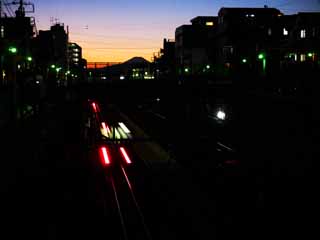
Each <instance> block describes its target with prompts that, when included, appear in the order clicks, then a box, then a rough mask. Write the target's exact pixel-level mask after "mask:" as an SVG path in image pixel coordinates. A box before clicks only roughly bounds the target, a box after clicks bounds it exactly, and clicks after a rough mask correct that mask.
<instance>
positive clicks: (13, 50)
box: [9, 47, 18, 53]
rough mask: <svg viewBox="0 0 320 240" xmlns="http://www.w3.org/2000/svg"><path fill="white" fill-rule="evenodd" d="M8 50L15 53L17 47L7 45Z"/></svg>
mask: <svg viewBox="0 0 320 240" xmlns="http://www.w3.org/2000/svg"><path fill="white" fill-rule="evenodd" d="M9 52H11V53H17V52H18V49H17V48H16V47H9Z"/></svg>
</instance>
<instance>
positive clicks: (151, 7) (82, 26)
mask: <svg viewBox="0 0 320 240" xmlns="http://www.w3.org/2000/svg"><path fill="white" fill-rule="evenodd" d="M32 2H33V3H35V7H36V13H35V15H34V16H35V17H36V22H37V28H38V30H47V29H49V28H50V25H51V20H50V19H57V20H53V21H58V22H61V23H64V24H65V26H66V25H68V26H69V29H70V40H71V41H74V42H77V43H78V44H79V45H81V46H82V47H83V55H84V57H85V58H86V59H87V60H88V61H89V62H92V61H101V62H102V61H109V62H112V61H116V62H117V61H120V62H122V61H125V60H127V59H129V58H131V57H134V56H142V57H145V58H146V59H148V60H151V58H152V56H153V53H154V52H158V51H159V49H160V48H161V47H162V42H163V38H174V32H175V29H176V27H178V26H180V25H183V24H189V22H190V19H192V18H194V17H195V16H201V15H202V16H214V15H217V13H218V10H219V9H220V8H221V7H223V6H225V7H263V6H264V5H265V4H266V5H268V6H269V7H277V8H279V9H280V10H281V11H282V12H284V13H286V14H290V13H296V12H298V11H320V0H292V1H290V0H280V1H279V0H278V1H271V0H269V1H266V0H265V1H263V0H252V1H242V0H238V1H231V0H230V1H228V0H221V1H220V0H116V1H111V0H87V1H82V0H45V1H44V0H33V1H32Z"/></svg>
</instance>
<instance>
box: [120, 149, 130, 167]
mask: <svg viewBox="0 0 320 240" xmlns="http://www.w3.org/2000/svg"><path fill="white" fill-rule="evenodd" d="M120 151H121V154H122V156H123V158H124V160H126V162H127V164H131V163H132V161H131V159H130V158H129V156H128V154H127V151H126V150H125V149H124V148H123V147H120Z"/></svg>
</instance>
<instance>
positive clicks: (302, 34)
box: [300, 29, 306, 38]
mask: <svg viewBox="0 0 320 240" xmlns="http://www.w3.org/2000/svg"><path fill="white" fill-rule="evenodd" d="M300 37H301V38H306V30H305V29H302V30H301V31H300Z"/></svg>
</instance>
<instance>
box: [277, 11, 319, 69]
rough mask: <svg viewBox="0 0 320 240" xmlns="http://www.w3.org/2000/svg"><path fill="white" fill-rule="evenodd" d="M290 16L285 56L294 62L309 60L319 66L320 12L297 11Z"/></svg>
mask: <svg viewBox="0 0 320 240" xmlns="http://www.w3.org/2000/svg"><path fill="white" fill-rule="evenodd" d="M288 17H291V18H292V21H291V25H292V29H291V31H288V33H287V32H285V30H283V31H284V33H286V34H287V35H288V42H287V44H286V50H287V52H286V55H285V56H286V58H287V59H290V60H291V62H295V63H299V62H300V63H306V62H309V63H311V64H313V65H316V66H319V65H318V64H317V63H318V60H319V54H320V12H315V13H313V12H310V13H304V12H301V13H298V14H296V15H292V16H288Z"/></svg>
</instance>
